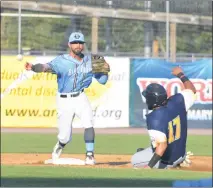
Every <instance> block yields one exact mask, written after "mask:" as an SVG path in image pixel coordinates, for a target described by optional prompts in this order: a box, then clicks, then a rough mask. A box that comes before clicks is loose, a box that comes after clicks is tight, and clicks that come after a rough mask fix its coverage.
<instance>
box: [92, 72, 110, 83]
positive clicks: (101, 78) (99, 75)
mask: <svg viewBox="0 0 213 188" xmlns="http://www.w3.org/2000/svg"><path fill="white" fill-rule="evenodd" d="M94 77H95V78H96V80H97V81H98V82H99V83H100V84H103V85H104V84H106V83H107V80H108V74H103V73H95V74H94Z"/></svg>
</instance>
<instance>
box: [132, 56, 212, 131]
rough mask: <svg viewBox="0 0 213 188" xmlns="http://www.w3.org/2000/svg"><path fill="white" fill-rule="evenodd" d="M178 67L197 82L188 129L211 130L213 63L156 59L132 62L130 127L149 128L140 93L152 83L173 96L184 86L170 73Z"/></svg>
mask: <svg viewBox="0 0 213 188" xmlns="http://www.w3.org/2000/svg"><path fill="white" fill-rule="evenodd" d="M175 66H181V68H182V69H183V71H184V73H185V75H187V76H188V78H190V80H191V81H192V82H193V83H194V85H195V87H196V90H197V93H196V96H197V99H196V102H195V103H194V105H193V106H192V107H191V108H190V109H189V111H188V113H187V115H188V126H189V127H191V128H212V60H211V59H203V60H200V61H195V62H182V63H181V62H180V63H171V62H166V61H163V60H153V59H147V60H146V59H131V68H130V72H131V74H130V106H129V107H130V110H129V111H130V126H132V127H143V126H146V114H147V113H148V112H149V111H148V109H147V106H146V103H145V98H144V97H143V96H142V94H141V92H142V91H143V90H144V89H145V88H146V86H147V85H149V84H150V83H153V82H155V83H159V84H161V85H163V86H164V87H165V88H166V90H167V93H168V96H171V95H173V94H175V93H177V92H179V91H181V90H182V89H183V88H184V87H183V84H182V82H181V81H180V80H179V79H178V78H176V77H174V76H173V75H172V74H171V72H172V68H173V67H175Z"/></svg>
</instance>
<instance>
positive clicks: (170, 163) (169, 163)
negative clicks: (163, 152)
mask: <svg viewBox="0 0 213 188" xmlns="http://www.w3.org/2000/svg"><path fill="white" fill-rule="evenodd" d="M161 163H163V164H166V165H173V164H174V163H173V162H168V161H163V160H161Z"/></svg>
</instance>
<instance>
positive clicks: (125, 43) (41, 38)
mask: <svg viewBox="0 0 213 188" xmlns="http://www.w3.org/2000/svg"><path fill="white" fill-rule="evenodd" d="M72 31H81V32H83V33H84V34H85V37H86V42H87V50H88V51H89V52H92V53H99V54H103V55H105V56H128V57H142V58H143V57H145V58H161V59H167V60H170V61H172V62H174V61H194V60H197V59H200V58H203V57H212V1H210V0H202V1H200V0H178V1H174V0H171V1H167V2H166V1H163V0H154V1H140V0H111V1H110V0H75V1H74V0H42V1H39V0H38V1H2V2H1V53H2V55H4V54H18V53H22V54H27V55H57V54H60V53H64V52H66V51H67V50H68V49H67V39H68V37H69V35H70V33H71V32H72Z"/></svg>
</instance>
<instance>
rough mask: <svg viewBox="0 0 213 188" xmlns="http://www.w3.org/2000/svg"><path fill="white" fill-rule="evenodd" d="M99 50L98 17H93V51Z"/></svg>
mask: <svg viewBox="0 0 213 188" xmlns="http://www.w3.org/2000/svg"><path fill="white" fill-rule="evenodd" d="M97 52H98V18H97V17H92V53H94V54H96V53H97Z"/></svg>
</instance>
